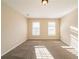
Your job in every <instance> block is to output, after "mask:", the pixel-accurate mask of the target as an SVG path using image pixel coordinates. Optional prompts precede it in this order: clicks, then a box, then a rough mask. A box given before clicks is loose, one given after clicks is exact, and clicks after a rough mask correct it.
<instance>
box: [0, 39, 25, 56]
mask: <svg viewBox="0 0 79 59" xmlns="http://www.w3.org/2000/svg"><path fill="white" fill-rule="evenodd" d="M25 41H26V40H24V41H22V42H20V43H19V44H17V45H14V46H13V47H12V48H10V49H9V50H7V51H6V52H4V53H3V54H1V56H3V55H5V54H7V53H8V52H10V51H11V50H13V49H14V48H16V47H17V46H19V45H20V44H22V43H23V42H25Z"/></svg>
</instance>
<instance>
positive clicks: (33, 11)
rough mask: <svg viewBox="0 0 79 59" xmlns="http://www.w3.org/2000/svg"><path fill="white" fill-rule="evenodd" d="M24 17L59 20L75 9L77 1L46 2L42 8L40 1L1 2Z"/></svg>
mask: <svg viewBox="0 0 79 59" xmlns="http://www.w3.org/2000/svg"><path fill="white" fill-rule="evenodd" d="M2 2H5V3H6V4H8V5H9V6H11V7H12V8H14V9H15V10H17V11H18V12H20V13H21V14H23V15H24V16H26V17H27V16H28V17H34V18H59V17H62V16H64V15H65V14H67V13H69V12H71V11H72V10H73V9H75V8H77V0H48V5H47V6H43V5H42V3H41V0H2Z"/></svg>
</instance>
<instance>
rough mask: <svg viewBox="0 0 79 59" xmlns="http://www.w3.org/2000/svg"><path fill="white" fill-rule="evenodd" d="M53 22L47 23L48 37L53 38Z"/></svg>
mask: <svg viewBox="0 0 79 59" xmlns="http://www.w3.org/2000/svg"><path fill="white" fill-rule="evenodd" d="M55 27H56V26H55V22H48V36H53V35H55V34H56V29H55Z"/></svg>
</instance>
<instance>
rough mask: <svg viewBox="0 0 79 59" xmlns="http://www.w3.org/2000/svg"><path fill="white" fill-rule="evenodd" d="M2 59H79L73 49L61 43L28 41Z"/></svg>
mask: <svg viewBox="0 0 79 59" xmlns="http://www.w3.org/2000/svg"><path fill="white" fill-rule="evenodd" d="M2 59H78V57H77V56H76V52H75V51H74V49H73V48H71V47H69V46H67V45H65V44H63V43H62V42H61V41H26V42H24V43H23V44H21V45H20V46H18V47H17V48H15V49H14V50H12V51H10V52H9V53H7V54H6V55H4V56H2Z"/></svg>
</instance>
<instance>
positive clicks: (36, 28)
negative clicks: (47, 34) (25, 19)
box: [32, 22, 40, 35]
mask: <svg viewBox="0 0 79 59" xmlns="http://www.w3.org/2000/svg"><path fill="white" fill-rule="evenodd" d="M32 35H40V23H39V22H33V23H32Z"/></svg>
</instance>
